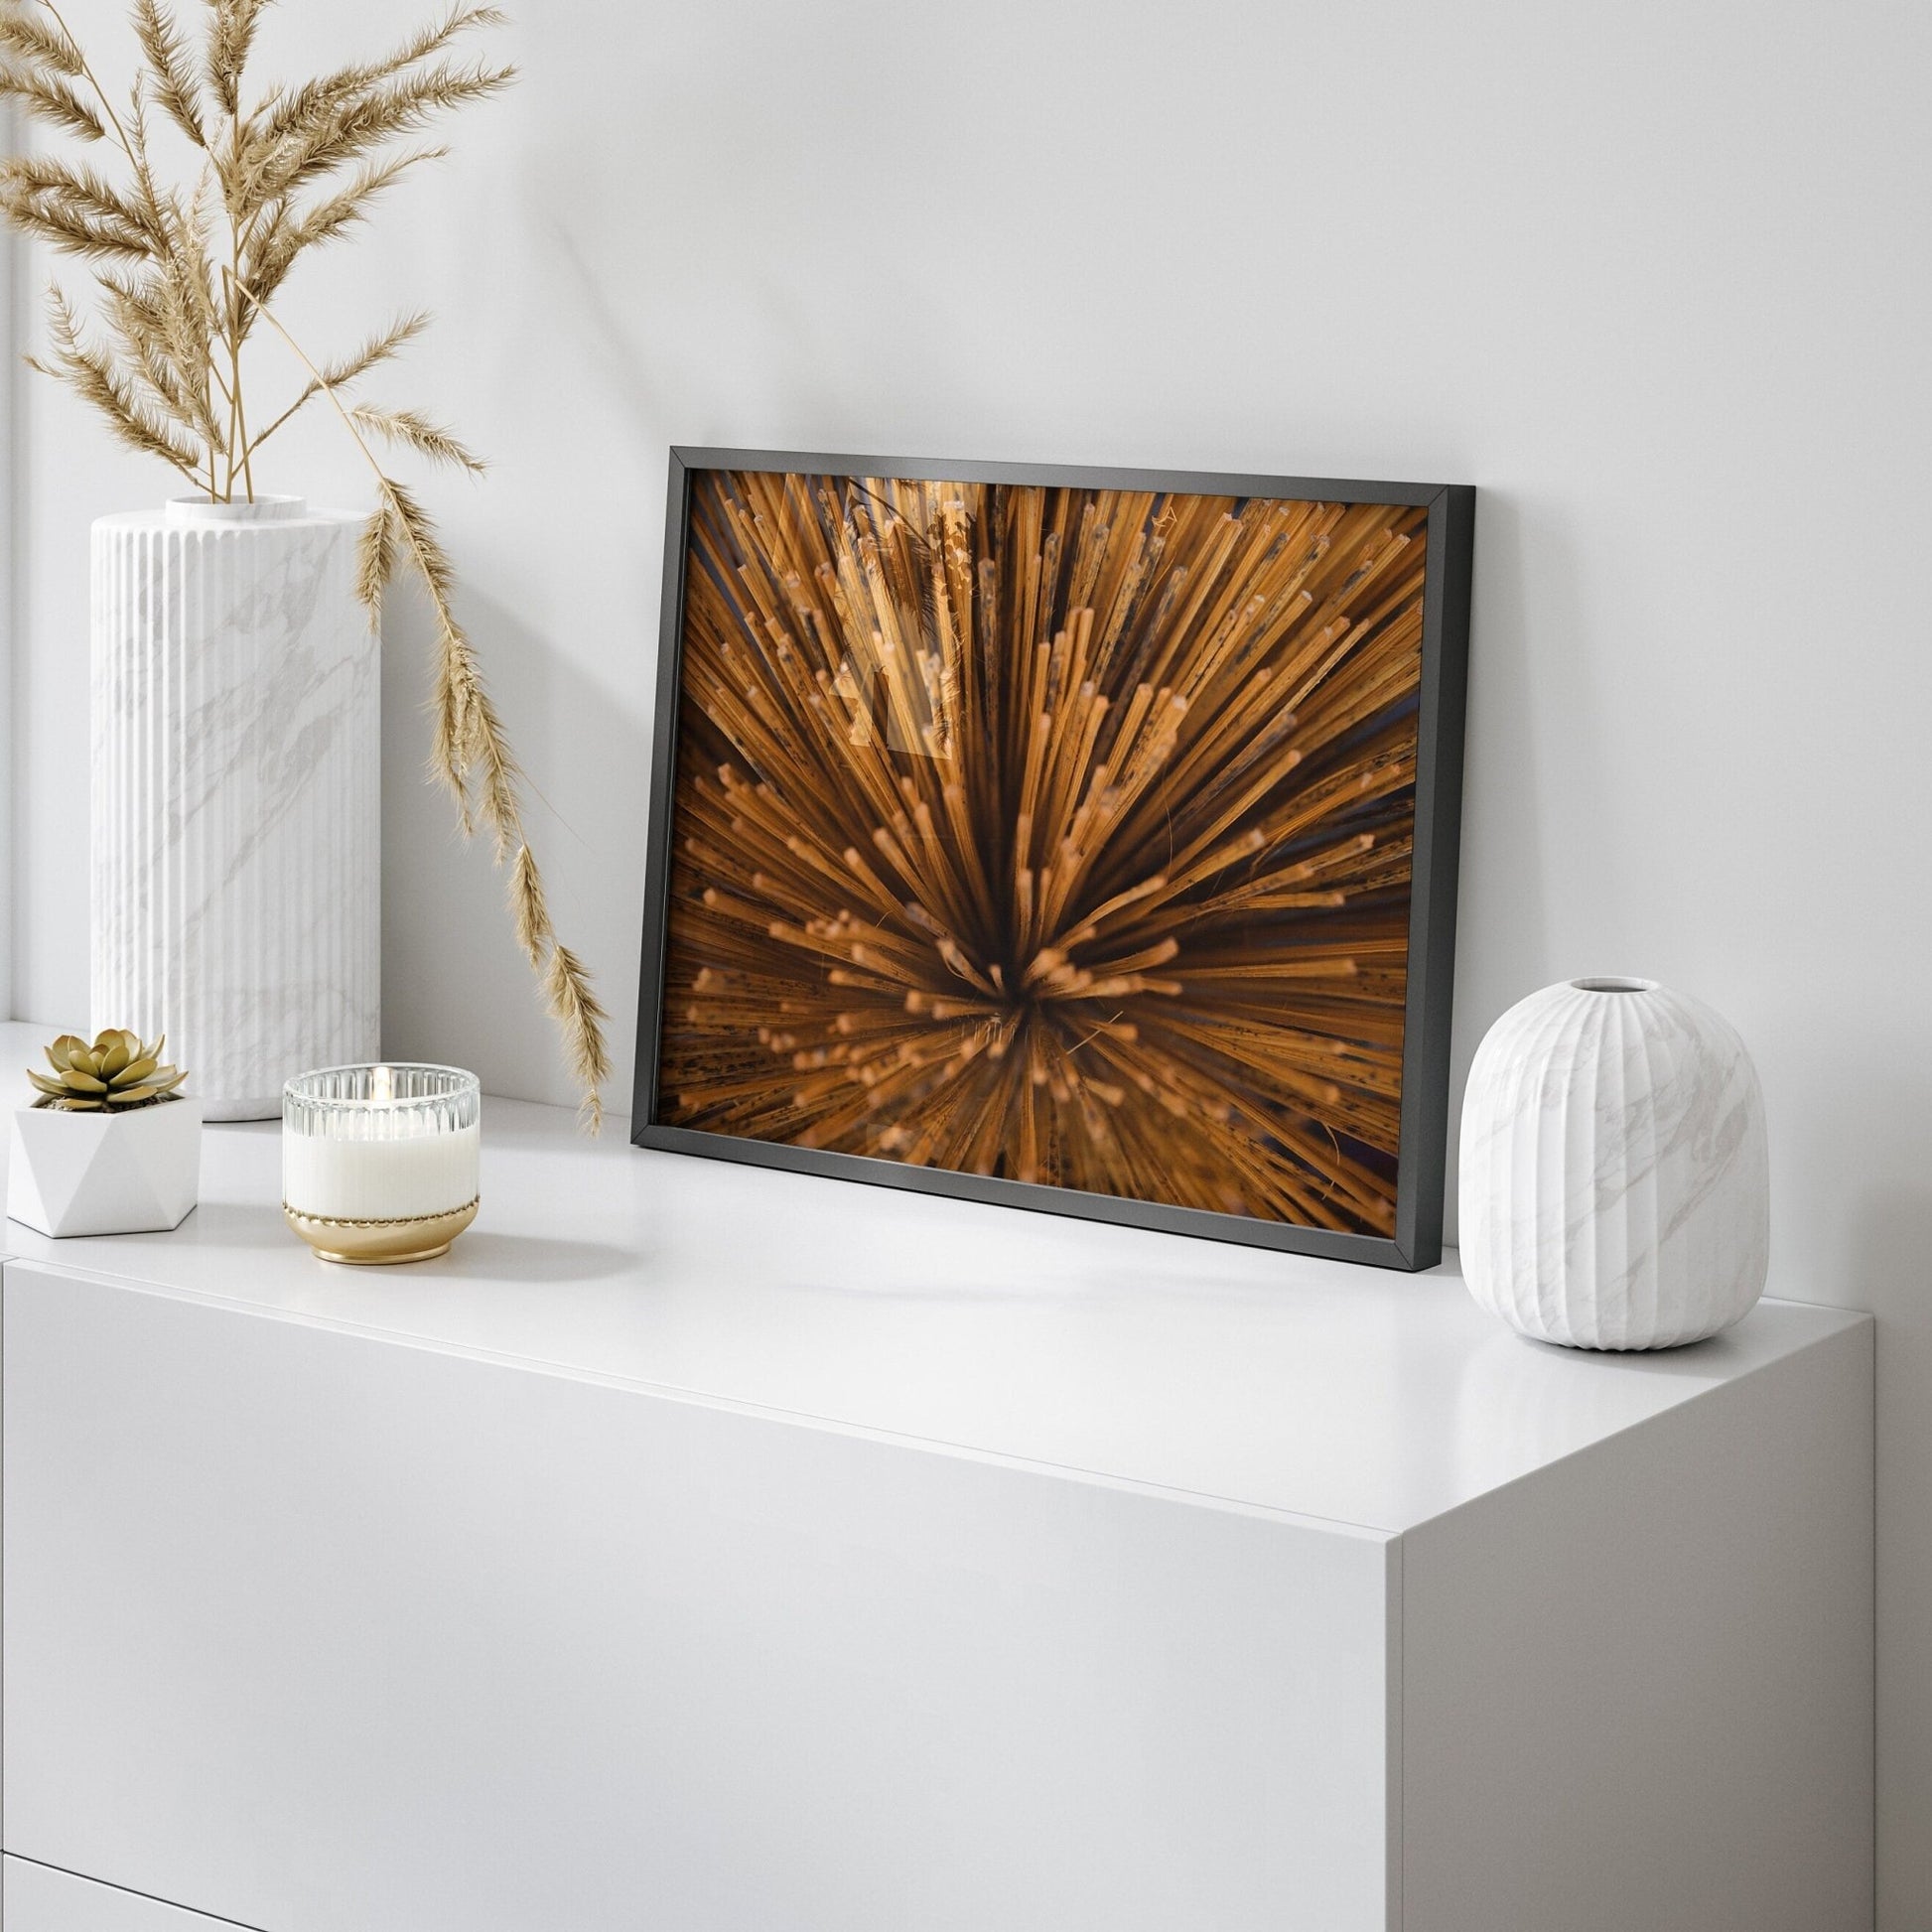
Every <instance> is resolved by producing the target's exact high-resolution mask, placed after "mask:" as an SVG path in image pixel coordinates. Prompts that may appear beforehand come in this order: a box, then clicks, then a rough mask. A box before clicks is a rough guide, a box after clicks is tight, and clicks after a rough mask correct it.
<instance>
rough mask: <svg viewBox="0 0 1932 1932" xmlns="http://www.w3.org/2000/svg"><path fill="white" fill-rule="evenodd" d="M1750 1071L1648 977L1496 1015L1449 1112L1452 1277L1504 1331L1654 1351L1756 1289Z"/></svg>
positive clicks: (1724, 1314)
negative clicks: (1453, 1189) (1454, 1117)
mask: <svg viewBox="0 0 1932 1932" xmlns="http://www.w3.org/2000/svg"><path fill="white" fill-rule="evenodd" d="M1769 1198H1770V1188H1769V1145H1768V1142H1767V1140H1766V1136H1765V1127H1764V1099H1763V1094H1762V1092H1761V1090H1760V1088H1759V1086H1758V1081H1757V1071H1756V1069H1755V1068H1754V1067H1753V1066H1752V1065H1751V1059H1750V1055H1749V1054H1748V1053H1747V1052H1746V1051H1745V1050H1744V1043H1743V1041H1742V1040H1741V1039H1739V1038H1738V1036H1737V1035H1736V1033H1735V1032H1734V1031H1733V1029H1732V1028H1731V1027H1730V1026H1729V1025H1728V1024H1727V1023H1726V1022H1725V1021H1724V1020H1722V1019H1721V1018H1720V1017H1719V1016H1718V1015H1717V1014H1715V1013H1713V1012H1712V1011H1711V1009H1710V1008H1709V1007H1706V1006H1702V1005H1700V1004H1699V1003H1698V1002H1697V1001H1695V1000H1690V999H1686V998H1685V997H1684V996H1683V995H1682V994H1677V993H1670V992H1667V991H1666V990H1665V989H1664V988H1662V987H1660V986H1658V985H1657V984H1656V982H1655V981H1652V980H1620V979H1587V980H1568V981H1565V982H1563V983H1562V984H1560V985H1557V986H1546V987H1545V988H1544V989H1543V990H1542V991H1541V992H1540V993H1532V994H1531V995H1530V997H1529V998H1528V999H1527V1000H1524V1001H1521V1002H1520V1003H1519V1004H1518V1005H1516V1006H1513V1007H1511V1008H1510V1010H1509V1011H1508V1012H1507V1013H1506V1014H1504V1015H1503V1017H1502V1018H1501V1019H1500V1020H1498V1021H1497V1022H1496V1024H1495V1025H1494V1026H1493V1027H1492V1028H1491V1029H1490V1030H1489V1033H1488V1035H1486V1036H1485V1037H1484V1039H1483V1042H1482V1044H1481V1045H1480V1046H1479V1047H1478V1048H1477V1049H1476V1056H1475V1060H1474V1063H1473V1064H1472V1065H1471V1067H1470V1069H1469V1086H1468V1093H1467V1096H1466V1098H1465V1099H1464V1101H1463V1104H1462V1135H1461V1181H1460V1192H1459V1196H1458V1205H1459V1208H1460V1215H1461V1257H1462V1276H1463V1280H1464V1281H1465V1282H1466V1283H1467V1284H1468V1288H1469V1293H1470V1294H1471V1295H1473V1296H1474V1297H1475V1299H1476V1300H1477V1301H1478V1302H1479V1303H1480V1304H1481V1305H1482V1306H1483V1307H1484V1308H1486V1309H1488V1310H1489V1311H1491V1312H1492V1313H1494V1314H1497V1315H1500V1316H1501V1317H1502V1318H1503V1319H1504V1320H1505V1321H1507V1322H1508V1323H1509V1324H1510V1325H1511V1326H1512V1327H1514V1328H1516V1329H1518V1330H1520V1331H1521V1332H1522V1333H1524V1334H1526V1335H1533V1336H1535V1337H1536V1338H1537V1339H1539V1340H1542V1341H1554V1342H1562V1343H1564V1344H1566V1345H1568V1346H1570V1347H1573V1348H1671V1347H1675V1346H1677V1345H1678V1344H1679V1343H1681V1342H1689V1341H1697V1340H1701V1339H1702V1338H1703V1337H1704V1336H1706V1335H1713V1334H1716V1333H1717V1332H1718V1330H1719V1329H1721V1328H1726V1327H1728V1326H1729V1325H1730V1324H1731V1323H1732V1322H1733V1321H1735V1320H1737V1319H1738V1318H1739V1317H1740V1316H1741V1315H1743V1314H1744V1313H1745V1312H1746V1311H1748V1310H1749V1308H1750V1307H1751V1305H1752V1304H1753V1303H1754V1302H1755V1301H1756V1300H1757V1298H1758V1297H1759V1295H1761V1294H1762V1293H1763V1290H1764V1276H1765V1271H1766V1268H1767V1267H1768V1265H1769V1261H1770V1205H1769Z"/></svg>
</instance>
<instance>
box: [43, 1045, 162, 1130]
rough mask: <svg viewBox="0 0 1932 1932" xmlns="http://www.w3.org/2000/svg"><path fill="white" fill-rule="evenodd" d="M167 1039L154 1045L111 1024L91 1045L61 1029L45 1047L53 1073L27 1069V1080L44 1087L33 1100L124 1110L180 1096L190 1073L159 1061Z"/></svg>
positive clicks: (86, 1110) (75, 1109)
mask: <svg viewBox="0 0 1932 1932" xmlns="http://www.w3.org/2000/svg"><path fill="white" fill-rule="evenodd" d="M167 1043H168V1035H166V1034H163V1035H162V1036H161V1037H160V1038H159V1039H157V1040H156V1041H155V1043H154V1044H153V1045H152V1046H144V1045H143V1044H142V1043H141V1035H139V1034H131V1033H129V1032H128V1031H127V1029H126V1028H125V1027H109V1028H107V1029H106V1031H105V1032H103V1033H101V1034H99V1035H96V1036H95V1039H94V1043H93V1044H92V1045H91V1046H89V1045H88V1044H87V1042H86V1041H85V1040H84V1039H81V1038H80V1037H79V1036H78V1035H74V1034H63V1035H61V1037H60V1038H59V1039H57V1040H56V1041H55V1042H54V1044H53V1045H52V1046H50V1047H49V1048H48V1049H47V1062H48V1064H49V1065H50V1066H51V1067H53V1069H54V1077H53V1078H52V1079H49V1078H48V1076H47V1075H46V1074H45V1073H41V1072H37V1071H36V1070H35V1069H34V1068H33V1067H29V1068H28V1069H27V1077H28V1079H30V1080H31V1081H33V1083H34V1085H35V1086H36V1087H38V1088H39V1089H40V1096H41V1097H40V1098H39V1099H38V1100H36V1101H35V1102H34V1105H35V1106H36V1107H53V1108H57V1109H60V1110H61V1111H64V1112H66V1113H70V1114H93V1113H110V1114H125V1113H129V1112H131V1111H132V1110H133V1109H134V1108H136V1107H152V1106H154V1105H155V1104H156V1103H157V1102H158V1101H162V1100H175V1099H179V1098H180V1096H179V1095H178V1094H177V1093H176V1092H175V1089H176V1088H177V1087H178V1086H180V1085H181V1083H182V1082H183V1081H184V1080H185V1079H187V1078H188V1075H187V1074H186V1073H183V1072H181V1071H179V1070H178V1069H176V1068H175V1067H172V1066H163V1065H162V1064H161V1049H162V1048H163V1047H164V1046H165V1045H167Z"/></svg>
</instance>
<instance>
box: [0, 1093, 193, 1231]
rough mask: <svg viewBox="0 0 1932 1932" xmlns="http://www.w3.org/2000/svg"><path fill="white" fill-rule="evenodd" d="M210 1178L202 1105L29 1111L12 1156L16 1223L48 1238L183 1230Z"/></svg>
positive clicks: (17, 1121) (11, 1214) (10, 1194)
mask: <svg viewBox="0 0 1932 1932" xmlns="http://www.w3.org/2000/svg"><path fill="white" fill-rule="evenodd" d="M201 1178H202V1103H201V1102H200V1101H199V1100H163V1101H158V1102H156V1103H155V1104H154V1105H153V1106H150V1107H133V1108H130V1109H129V1110H128V1111H127V1112H125V1113H116V1114H109V1113H85V1114H70V1113H66V1112H64V1111H62V1110H61V1109H60V1108H58V1107H21V1108H19V1109H17V1110H16V1111H15V1113H14V1116H13V1125H12V1132H11V1134H10V1136H9V1140H8V1147H7V1216H8V1218H9V1219H10V1220H15V1221H23V1222H25V1223H26V1225H27V1226H28V1227H30V1228H38V1229H39V1230H40V1231H41V1233H43V1234H52V1235H73V1234H144V1233H148V1232H151V1231H153V1230H156V1229H166V1228H174V1227H179V1226H180V1225H181V1224H182V1222H183V1221H184V1220H185V1219H186V1218H187V1215H188V1211H189V1209H190V1208H192V1207H193V1206H194V1205H195V1200H196V1196H197V1193H198V1191H199V1189H200V1186H201Z"/></svg>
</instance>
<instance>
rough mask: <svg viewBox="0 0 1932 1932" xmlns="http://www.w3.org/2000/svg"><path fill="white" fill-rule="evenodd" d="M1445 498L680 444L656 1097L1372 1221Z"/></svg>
mask: <svg viewBox="0 0 1932 1932" xmlns="http://www.w3.org/2000/svg"><path fill="white" fill-rule="evenodd" d="M1425 523H1426V512H1425V511H1424V510H1422V509H1419V508H1414V507H1406V506H1401V505H1384V504H1364V503H1330V502H1311V501H1309V502H1305V501H1289V500H1279V499H1266V498H1240V497H1230V496H1198V495H1182V494H1173V495H1169V494H1162V493H1156V492H1146V491H1126V490H1104V489H1103V490H1093V489H1075V488H1045V487H1034V486H1026V487H1021V486H1012V487H1009V486H1003V485H994V484H982V483H925V482H907V481H901V480H896V479H892V478H840V477H800V476H784V475H776V474H763V473H752V472H716V471H714V472H704V473H700V474H698V475H697V476H696V477H695V479H694V481H693V485H692V500H691V514H690V526H689V527H690V554H689V559H688V567H687V570H686V593H685V609H684V639H683V649H684V663H683V684H682V700H681V703H682V711H681V716H680V719H679V752H678V764H677V774H676V783H675V811H676V825H675V836H674V854H673V865H672V878H671V899H670V919H669V940H668V952H667V972H668V981H669V986H668V993H667V998H666V1001H665V1012H664V1023H663V1038H662V1052H661V1073H660V1084H661V1091H660V1095H659V1107H660V1113H661V1116H662V1118H663V1119H664V1120H666V1121H667V1122H668V1123H671V1124H674V1125H679V1126H685V1127H693V1128H700V1129H704V1130H707V1131H710V1132H714V1133H723V1134H732V1135H740V1136H748V1137H753V1138H757V1139H761V1140H770V1141H780V1142H789V1143H792V1144H795V1145H799V1146H804V1147H811V1148H822V1149H830V1150H833V1151H838V1152H844V1153H851V1154H868V1155H875V1156H881V1157H884V1158H888V1159H893V1160H897V1161H902V1162H909V1163H912V1164H915V1165H920V1166H932V1167H941V1168H951V1169H955V1170H958V1171H962V1172H966V1173H989V1174H1000V1175H1005V1176H1007V1177H1010V1178H1014V1179H1020V1180H1032V1181H1041V1182H1048V1183H1051V1184H1055V1185H1059V1186H1064V1187H1075V1188H1082V1189H1086V1190H1089V1191H1093V1192H1099V1193H1106V1194H1116V1195H1125V1196H1129V1197H1132V1198H1137V1199H1143V1200H1149V1201H1159V1202H1166V1203H1170V1204H1174V1205H1180V1206H1187V1207H1199V1208H1205V1209H1209V1210H1211V1211H1215V1212H1221V1213H1237V1214H1247V1215H1254V1216H1260V1217H1263V1218H1268V1219H1276V1220H1286V1221H1293V1222H1296V1223H1298V1224H1301V1225H1306V1226H1311V1227H1318V1228H1329V1229H1335V1230H1341V1231H1347V1232H1356V1233H1372V1234H1381V1235H1387V1234H1388V1233H1390V1232H1391V1230H1392V1229H1393V1226H1394V1220H1395V1174H1396V1156H1397V1137H1398V1120H1399V1102H1400V1094H1401V1073H1402V1043H1403V1012H1404V1001H1405V996H1406V991H1407V963H1408V912H1409V886H1410V872H1411V865H1412V859H1413V826H1414V814H1415V764H1416V743H1417V694H1418V687H1419V682H1420V670H1421V652H1422V614H1423V568H1424V551H1425V545H1424V543H1423V542H1422V541H1421V539H1422V536H1423V534H1424V529H1425Z"/></svg>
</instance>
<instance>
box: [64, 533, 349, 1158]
mask: <svg viewBox="0 0 1932 1932" xmlns="http://www.w3.org/2000/svg"><path fill="white" fill-rule="evenodd" d="M356 528H357V519H356V518H354V517H352V516H348V515H343V514H338V513H336V512H334V511H322V510H313V511H312V510H309V509H307V508H305V506H304V504H303V503H302V501H301V499H300V498H298V497H277V498H265V499H258V500H257V501H256V502H254V503H253V504H245V505H244V504H240V503H235V504H218V503H207V502H198V501H192V500H187V501H177V502H173V503H170V504H168V505H167V506H166V508H165V509H164V510H156V511H144V512H138V513H135V514H131V515H125V516H108V517H102V518H101V519H100V520H99V521H98V522H97V523H95V525H94V526H93V664H92V672H93V675H92V707H91V708H92V787H91V789H92V840H91V856H92V863H91V867H90V889H89V894H88V907H89V914H90V918H91V944H90V981H91V984H90V994H91V1001H92V1017H91V1021H90V1023H89V1024H90V1025H91V1026H92V1027H94V1028H99V1027H105V1026H114V1027H129V1028H133V1029H136V1030H138V1031H139V1032H140V1033H141V1035H142V1037H143V1038H151V1037H152V1036H154V1035H156V1034H159V1033H162V1032H164V1031H165V1032H166V1033H167V1035H168V1040H169V1046H168V1055H169V1058H170V1059H171V1060H174V1061H175V1062H176V1063H177V1064H179V1065H181V1066H185V1067H187V1068H188V1069H189V1073H190V1084H191V1087H192V1090H193V1091H194V1093H195V1094H196V1096H197V1097H198V1098H199V1099H200V1100H201V1101H202V1102H203V1105H204V1107H205V1109H206V1112H207V1118H208V1119H210V1120H267V1119H276V1118H279V1117H280V1115H281V1109H282V1099H281V1094H282V1083H283V1081H284V1080H286V1079H288V1078H289V1077H290V1076H291V1075H293V1074H296V1073H300V1072H303V1071H304V1070H306V1069H307V1068H310V1067H316V1066H329V1065H338V1064H342V1063H344V1062H347V1061H360V1060H372V1059H374V1058H376V1057H377V1053H378V1049H379V1046H380V1027H381V988H380V977H379V975H380V956H379V946H380V920H381V877H380V867H381V850H380V800H381V793H380V786H381V765H380V739H381V718H380V710H379V706H380V700H381V691H380V684H381V679H380V651H381V643H380V638H379V636H378V634H377V632H376V631H375V629H374V627H373V626H372V625H371V624H370V622H369V620H368V616H367V613H366V612H365V611H364V610H363V608H362V607H361V605H360V604H358V603H357V602H356V598H355V588H354V586H355V540H356Z"/></svg>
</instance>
